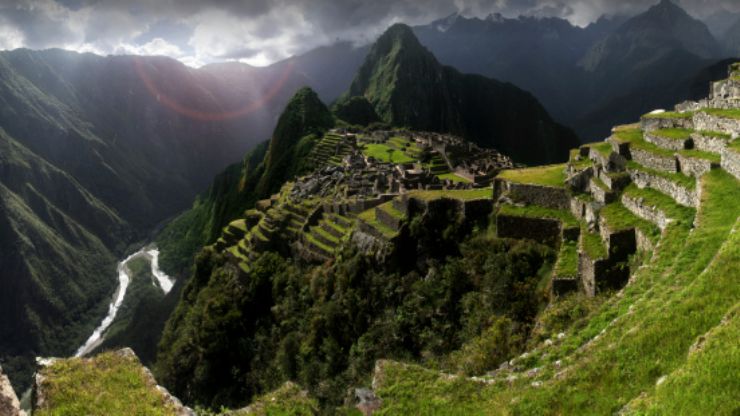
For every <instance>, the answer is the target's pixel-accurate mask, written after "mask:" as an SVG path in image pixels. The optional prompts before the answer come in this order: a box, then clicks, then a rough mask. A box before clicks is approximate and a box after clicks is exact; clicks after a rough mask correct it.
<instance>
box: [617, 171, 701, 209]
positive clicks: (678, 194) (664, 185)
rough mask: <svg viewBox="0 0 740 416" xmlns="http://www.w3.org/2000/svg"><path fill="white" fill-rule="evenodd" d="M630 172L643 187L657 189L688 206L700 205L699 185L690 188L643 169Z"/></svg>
mask: <svg viewBox="0 0 740 416" xmlns="http://www.w3.org/2000/svg"><path fill="white" fill-rule="evenodd" d="M629 173H630V176H631V177H632V181H633V182H634V183H635V184H636V185H637V186H638V187H639V188H641V189H642V188H645V187H650V188H653V189H656V190H658V191H660V192H662V193H664V194H666V195H668V196H670V197H671V198H673V200H674V201H676V202H677V203H679V204H681V205H683V206H686V207H690V208H696V207H698V206H699V203H700V194H699V191H697V189H700V188H699V187H696V188H694V189H689V188H686V187H684V186H682V185H679V184H677V183H676V182H673V181H671V180H669V179H667V178H664V177H662V176H656V175H652V174H650V173H648V172H645V171H641V170H633V169H630V170H629Z"/></svg>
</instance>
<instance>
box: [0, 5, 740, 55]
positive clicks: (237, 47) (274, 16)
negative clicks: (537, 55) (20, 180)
mask: <svg viewBox="0 0 740 416" xmlns="http://www.w3.org/2000/svg"><path fill="white" fill-rule="evenodd" d="M657 1H658V0H653V1H650V2H646V1H645V0H374V1H366V0H211V1H205V0H127V1H121V0H2V1H1V2H0V49H13V48H17V47H29V48H34V49H45V48H51V47H59V48H65V49H71V50H77V51H91V52H95V53H99V54H121V53H127V54H129V53H137V54H160V55H167V56H171V57H173V58H176V59H179V60H181V61H182V62H184V63H186V64H188V65H193V66H199V65H203V64H206V63H210V62H217V61H223V60H240V61H243V62H247V63H250V64H255V65H265V64H269V63H271V62H275V61H277V60H280V59H283V58H286V57H288V56H291V55H294V54H299V53H303V52H305V51H307V50H310V49H312V48H314V47H317V46H321V45H326V44H329V43H332V42H334V41H336V40H337V39H342V40H350V41H353V42H355V43H368V42H371V41H372V40H373V39H375V38H376V37H377V36H378V35H379V34H380V33H381V32H382V31H383V30H384V29H385V28H387V27H388V26H389V25H391V24H393V23H395V22H405V23H408V24H412V25H413V24H424V23H428V22H430V21H432V20H435V19H438V18H441V17H444V16H447V15H449V14H452V13H461V14H463V15H465V16H469V17H470V16H477V17H484V16H486V15H488V14H490V13H502V14H503V15H504V16H507V17H513V16H518V15H520V14H524V15H531V16H557V17H561V18H565V19H568V20H569V21H571V23H573V24H577V25H580V26H584V25H587V24H588V23H590V22H592V21H594V20H596V19H597V18H598V17H599V16H601V15H603V14H627V15H631V14H636V13H639V12H642V11H644V10H645V9H647V7H649V6H650V4H651V3H655V2H657ZM674 1H676V2H678V3H679V4H681V6H683V7H685V8H686V9H687V10H688V11H689V12H690V13H692V14H694V15H696V16H700V17H705V16H708V15H710V14H712V13H716V12H717V11H718V10H724V9H726V10H728V11H730V12H734V13H740V2H738V1H737V0H674Z"/></svg>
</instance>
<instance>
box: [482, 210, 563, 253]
mask: <svg viewBox="0 0 740 416" xmlns="http://www.w3.org/2000/svg"><path fill="white" fill-rule="evenodd" d="M496 234H497V235H498V236H499V237H501V238H515V239H526V240H533V241H537V242H538V243H542V244H546V245H548V246H551V247H557V245H558V242H559V240H560V221H559V220H556V219H551V218H527V217H517V216H510V215H502V214H499V215H497V216H496Z"/></svg>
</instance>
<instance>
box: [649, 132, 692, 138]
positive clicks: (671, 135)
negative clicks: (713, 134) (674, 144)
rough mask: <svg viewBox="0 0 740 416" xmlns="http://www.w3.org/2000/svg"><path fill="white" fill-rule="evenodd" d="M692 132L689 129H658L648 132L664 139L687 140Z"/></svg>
mask: <svg viewBox="0 0 740 416" xmlns="http://www.w3.org/2000/svg"><path fill="white" fill-rule="evenodd" d="M693 132H694V131H693V130H689V129H658V130H653V131H651V132H650V134H652V135H655V136H658V137H663V138H666V139H673V140H688V139H690V138H691V133H693Z"/></svg>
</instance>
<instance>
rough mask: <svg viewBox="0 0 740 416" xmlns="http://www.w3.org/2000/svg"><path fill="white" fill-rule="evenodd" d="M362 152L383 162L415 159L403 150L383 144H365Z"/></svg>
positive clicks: (411, 160) (404, 161) (405, 161)
mask: <svg viewBox="0 0 740 416" xmlns="http://www.w3.org/2000/svg"><path fill="white" fill-rule="evenodd" d="M362 153H363V154H364V155H365V156H368V157H374V158H375V159H377V160H379V161H381V162H383V163H412V162H415V161H416V159H414V158H411V157H409V156H407V155H406V154H405V153H404V152H402V151H400V150H398V149H395V148H393V147H391V146H388V145H385V144H375V143H373V144H367V145H365V148H364V149H363V150H362Z"/></svg>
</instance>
